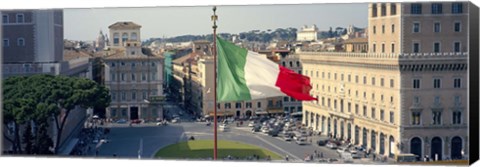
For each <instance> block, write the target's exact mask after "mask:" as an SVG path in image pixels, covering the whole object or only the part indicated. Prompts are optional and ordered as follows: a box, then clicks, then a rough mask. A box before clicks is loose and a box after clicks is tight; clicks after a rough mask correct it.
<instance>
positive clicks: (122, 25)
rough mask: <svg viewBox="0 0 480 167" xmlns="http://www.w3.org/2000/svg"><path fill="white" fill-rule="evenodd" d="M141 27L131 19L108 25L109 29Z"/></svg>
mask: <svg viewBox="0 0 480 167" xmlns="http://www.w3.org/2000/svg"><path fill="white" fill-rule="evenodd" d="M141 27H142V26H140V25H138V24H136V23H134V22H131V21H123V22H116V23H114V24H112V25H110V26H108V28H109V29H134V28H141Z"/></svg>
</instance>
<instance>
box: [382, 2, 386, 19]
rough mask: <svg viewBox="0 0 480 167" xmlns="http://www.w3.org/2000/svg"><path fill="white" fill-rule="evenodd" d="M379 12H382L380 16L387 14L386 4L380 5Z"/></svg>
mask: <svg viewBox="0 0 480 167" xmlns="http://www.w3.org/2000/svg"><path fill="white" fill-rule="evenodd" d="M381 12H382V16H386V15H387V5H385V4H382V6H381Z"/></svg>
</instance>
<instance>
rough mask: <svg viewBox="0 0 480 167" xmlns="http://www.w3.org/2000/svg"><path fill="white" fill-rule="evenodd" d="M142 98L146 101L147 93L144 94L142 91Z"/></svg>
mask: <svg viewBox="0 0 480 167" xmlns="http://www.w3.org/2000/svg"><path fill="white" fill-rule="evenodd" d="M142 98H143V99H147V92H146V91H143V92H142Z"/></svg>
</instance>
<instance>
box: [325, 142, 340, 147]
mask: <svg viewBox="0 0 480 167" xmlns="http://www.w3.org/2000/svg"><path fill="white" fill-rule="evenodd" d="M326 147H327V148H330V149H337V147H338V146H337V144H335V143H332V142H328V143H327V145H326Z"/></svg>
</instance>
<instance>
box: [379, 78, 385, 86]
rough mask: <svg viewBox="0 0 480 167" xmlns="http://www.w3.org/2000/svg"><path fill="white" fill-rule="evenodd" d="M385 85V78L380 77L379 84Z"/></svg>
mask: <svg viewBox="0 0 480 167" xmlns="http://www.w3.org/2000/svg"><path fill="white" fill-rule="evenodd" d="M384 85H385V80H384V79H383V78H380V86H384Z"/></svg>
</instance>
